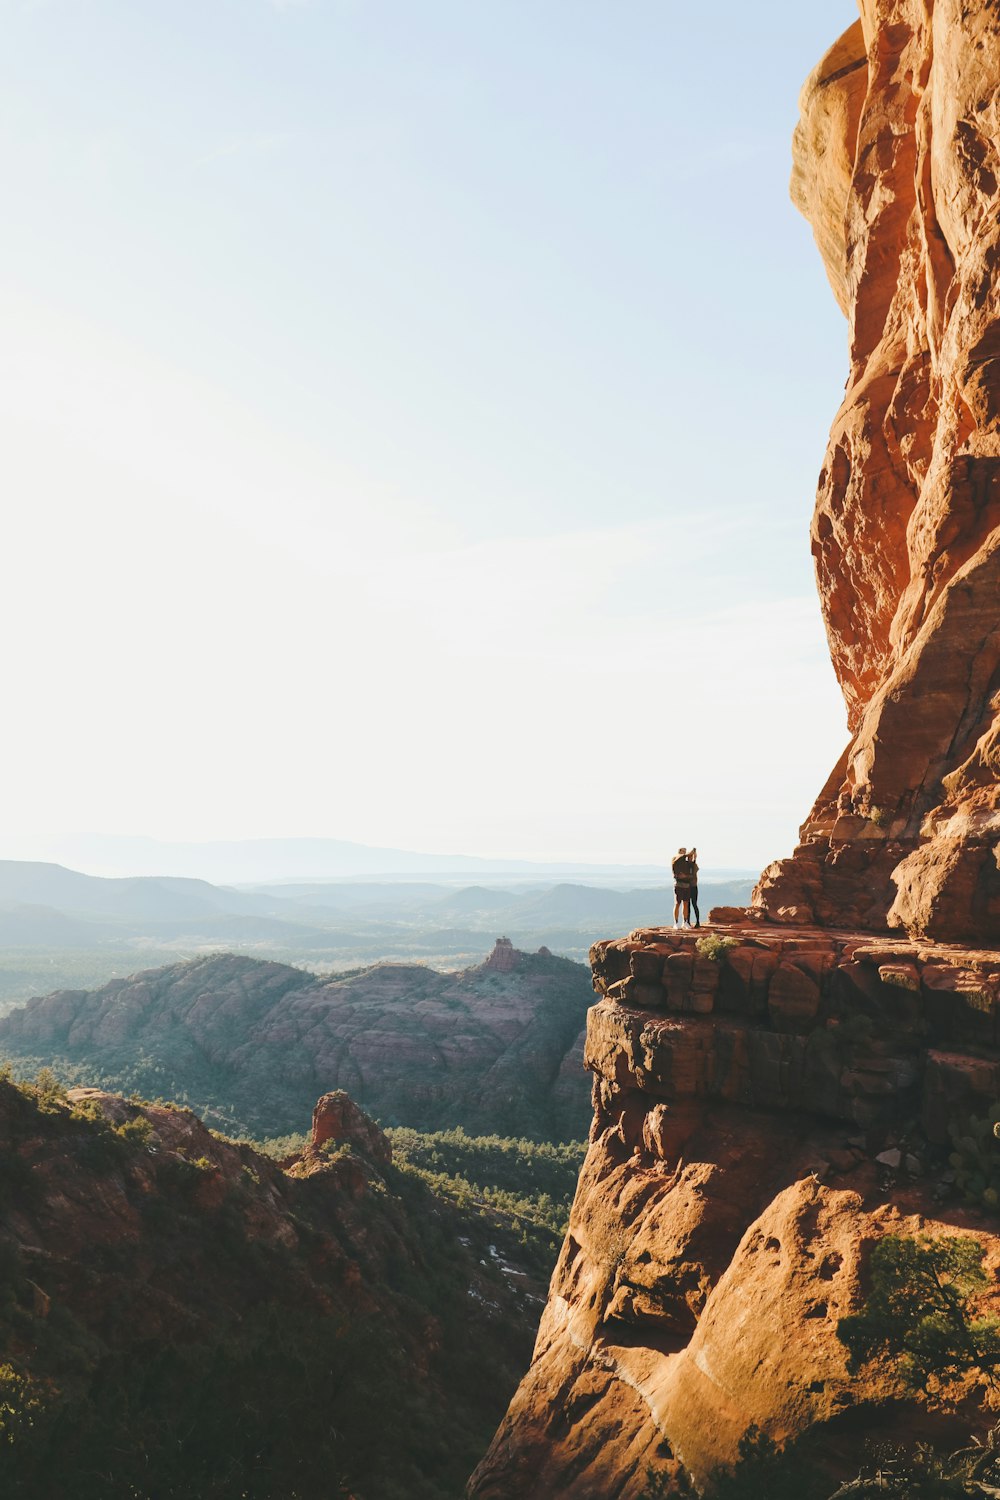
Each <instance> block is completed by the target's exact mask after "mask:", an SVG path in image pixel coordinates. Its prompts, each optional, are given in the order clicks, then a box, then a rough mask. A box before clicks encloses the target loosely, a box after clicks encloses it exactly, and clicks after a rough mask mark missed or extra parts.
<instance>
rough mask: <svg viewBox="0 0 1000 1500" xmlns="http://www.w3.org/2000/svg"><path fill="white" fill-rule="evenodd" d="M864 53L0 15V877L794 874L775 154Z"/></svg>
mask: <svg viewBox="0 0 1000 1500" xmlns="http://www.w3.org/2000/svg"><path fill="white" fill-rule="evenodd" d="M853 16H854V10H853V7H852V5H851V4H850V3H848V0H809V3H808V4H803V0H772V3H770V4H768V5H767V6H754V7H750V6H748V5H746V3H745V0H740V3H735V0H732V3H731V0H720V3H717V4H715V5H713V6H711V7H697V6H691V5H680V4H678V3H675V0H601V3H597V0H312V3H309V0H0V21H2V23H3V36H4V46H3V49H2V54H0V174H2V185H3V195H4V205H5V214H4V220H5V224H4V233H3V236H2V239H0V315H2V321H3V329H4V332H3V338H2V341H0V382H2V392H0V396H2V400H0V411H2V421H3V428H4V431H3V434H2V443H0V466H2V468H0V472H2V493H3V513H4V523H5V525H4V533H5V538H4V540H5V545H4V548H3V581H2V589H0V618H2V625H3V631H4V639H5V642H6V651H5V666H6V670H5V672H4V682H5V708H6V714H5V732H4V735H3V740H2V751H0V754H2V767H3V786H4V788H5V791H6V802H7V806H6V808H5V811H4V816H3V819H2V826H3V827H4V828H5V829H6V830H7V834H8V839H7V842H6V847H0V855H4V854H8V855H12V856H24V855H26V854H31V853H32V852H34V851H36V850H37V849H40V848H41V847H42V843H43V842H44V839H45V837H46V836H48V835H50V834H52V833H53V832H55V831H57V830H60V829H76V830H84V829H93V830H101V831H104V832H117V833H148V834H152V835H155V836H158V837H161V838H168V839H169V838H184V839H190V838H194V839H203V838H204V839H207V838H215V837H219V838H222V837H225V838H232V837H257V836H268V835H288V836H291V835H298V836H303V835H316V836H328V837H339V838H348V839H355V840H359V841H361V842H366V843H378V844H391V845H394V846H396V847H409V848H418V849H426V850H434V851H464V852H467V853H477V854H495V855H505V856H526V857H539V858H542V857H546V858H548V857H551V858H581V859H588V858H589V859H594V860H637V861H638V860H658V859H661V858H663V857H664V854H665V852H666V851H668V850H669V849H672V848H674V847H676V845H677V844H678V843H688V842H697V843H698V844H699V846H700V848H701V851H702V859H703V863H704V864H705V865H716V866H717V865H724V864H730V865H736V864H739V865H755V864H759V863H761V862H763V861H764V860H766V859H768V858H771V857H773V856H775V855H778V854H781V853H785V852H788V851H789V849H790V847H791V845H792V843H793V842H794V835H795V828H796V826H797V824H798V823H799V822H800V821H801V819H802V818H803V816H804V815H805V813H806V812H807V810H808V807H809V804H810V803H811V801H812V799H813V797H814V795H815V793H816V792H817V791H818V789H819V786H820V784H821V782H822V781H823V780H824V779H825V777H826V775H827V773H828V771H829V769H830V767H831V766H832V764H833V762H834V761H835V760H836V758H837V756H838V754H839V752H840V750H841V749H842V748H843V744H844V742H845V740H846V727H845V719H844V713H843V708H842V704H841V701H840V697H839V693H838V691H837V689H836V686H835V683H834V680H833V675H832V671H831V669H830V667H829V662H828V658H827V653H826V648H825V644H824V640H823V634H822V627H821V623H820V618H819V610H818V605H817V603H816V599H815V592H814V587H813V581H812V570H811V563H810V558H809V546H808V520H809V515H810V513H811V509H812V502H813V491H814V486H815V477H816V474H817V473H818V471H819V468H820V465H821V462H822V457H823V450H824V446H825V438H826V431H827V428H828V427H829V425H830V422H831V420H832V418H833V415H834V412H835V409H836V406H837V403H838V399H839V396H840V393H841V390H842V387H843V381H844V377H845V375H846V372H847V362H846V331H845V326H844V323H843V320H842V318H841V315H840V314H839V312H838V311H837V309H836V307H835V305H834V303H833V299H832V296H831V295H830V293H829V291H828V289H827V286H826V282H825V279H824V276H823V272H822V268H821V266H820V262H819V258H818V255H817V254H816V252H815V250H814V248H813V245H812V240H811V236H810V233H809V230H808V228H807V226H806V225H805V224H804V223H803V222H801V221H800V220H799V218H798V216H797V215H796V214H795V212H794V210H793V209H792V207H791V205H790V203H789V202H788V196H787V179H788V171H789V142H790V137H791V132H792V128H793V125H794V122H795V118H796V98H797V94H798V90H799V87H800V85H801V83H802V80H803V79H804V77H805V75H806V73H807V72H808V71H809V69H810V68H811V67H812V66H813V64H814V63H815V62H816V61H817V60H818V59H819V57H820V55H821V53H822V52H823V51H824V50H825V48H826V47H827V46H828V45H829V44H830V43H831V42H832V41H833V40H834V39H835V37H836V36H837V35H838V34H839V33H840V32H841V31H842V30H843V29H844V28H845V27H846V26H847V25H849V24H850V22H851V20H852V19H853Z"/></svg>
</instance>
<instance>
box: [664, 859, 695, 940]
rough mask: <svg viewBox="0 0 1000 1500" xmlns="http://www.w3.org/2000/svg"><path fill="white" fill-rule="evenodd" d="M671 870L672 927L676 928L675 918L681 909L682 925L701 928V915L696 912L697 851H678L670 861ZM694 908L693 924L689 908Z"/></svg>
mask: <svg viewBox="0 0 1000 1500" xmlns="http://www.w3.org/2000/svg"><path fill="white" fill-rule="evenodd" d="M670 867H671V869H672V870H673V874H674V926H675V927H676V926H677V918H678V915H679V914H680V912H681V910H682V909H683V912H684V925H685V926H687V927H691V926H692V925H693V926H695V927H700V926H701V913H700V912H699V911H698V851H697V849H678V851H677V853H676V854H675V855H674V857H673V859H672V861H671V866H670ZM692 907H694V923H693V924H692V922H691V908H692Z"/></svg>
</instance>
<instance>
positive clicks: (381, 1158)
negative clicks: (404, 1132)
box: [309, 1089, 392, 1167]
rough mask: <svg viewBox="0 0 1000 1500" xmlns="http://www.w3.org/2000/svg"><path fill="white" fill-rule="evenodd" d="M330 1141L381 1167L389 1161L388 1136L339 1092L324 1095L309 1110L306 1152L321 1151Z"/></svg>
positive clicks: (390, 1149) (341, 1090) (351, 1100)
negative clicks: (358, 1152) (350, 1149)
mask: <svg viewBox="0 0 1000 1500" xmlns="http://www.w3.org/2000/svg"><path fill="white" fill-rule="evenodd" d="M331 1141H332V1142H333V1144H334V1145H335V1146H341V1145H344V1146H353V1147H354V1148H355V1149H356V1150H358V1151H360V1152H361V1154H362V1156H365V1157H367V1158H368V1160H369V1161H372V1162H376V1163H377V1164H378V1165H379V1166H381V1167H387V1166H389V1165H390V1163H391V1161H392V1146H391V1145H390V1144H389V1139H388V1137H387V1136H386V1135H385V1133H384V1132H383V1131H381V1130H379V1128H378V1126H377V1125H376V1124H375V1121H374V1120H372V1119H369V1117H368V1115H366V1114H365V1112H364V1110H363V1109H359V1108H358V1106H357V1105H356V1104H355V1102H354V1100H353V1099H352V1098H351V1096H350V1094H345V1093H344V1091H343V1089H337V1090H335V1092H334V1093H332V1094H324V1095H323V1097H322V1099H320V1100H319V1101H318V1102H317V1104H316V1108H315V1109H314V1110H313V1116H312V1132H311V1134H310V1137H309V1150H310V1151H311V1152H316V1151H321V1150H322V1149H323V1147H324V1146H326V1145H327V1144H328V1143H329V1142H331Z"/></svg>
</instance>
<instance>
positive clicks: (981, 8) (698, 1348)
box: [469, 0, 1000, 1500]
mask: <svg viewBox="0 0 1000 1500" xmlns="http://www.w3.org/2000/svg"><path fill="white" fill-rule="evenodd" d="M860 10H861V20H860V21H859V22H858V23H856V24H855V25H854V26H852V27H851V28H850V29H849V30H848V31H847V32H846V33H845V35H844V36H843V37H842V38H841V39H840V40H839V41H838V42H837V43H836V45H835V46H834V47H833V48H832V49H831V51H830V52H829V53H828V54H827V56H826V57H825V58H824V59H823V60H822V62H821V63H820V64H819V66H818V67H817V68H816V69H815V71H814V72H813V74H812V75H811V76H810V78H809V79H808V81H807V83H806V85H805V88H804V90H803V94H802V118H801V122H800V124H799V127H798V129H797V131H796V136H795V153H794V156H795V166H794V173H793V179H792V192H793V197H794V199H795V201H796V203H797V204H798V205H799V207H800V208H801V209H802V210H803V212H804V213H805V214H806V215H807V217H808V218H809V219H810V220H811V222H812V224H813V227H814V230H815V235H816V240H817V243H818V246H819V249H820V252H821V254H822V256H823V259H824V262H825V265H826V268H827V273H828V276H829V279H830V283H831V286H832V288H833V291H834V294H835V296H836V297H837V300H838V302H839V303H840V306H841V307H842V309H843V310H844V312H845V314H846V316H847V318H848V321H849V325H850V351H851V372H850V378H849V381H848V387H847V392H846V396H845V398H844V402H843V405H842V406H841V409H840V411H839V412H838V414H837V418H836V421H835V423H834V427H833V432H832V436H831V441H830V447H829V450H828V453H827V457H826V460H825V463H824V466H823V471H822V474H821V476H820V486H819V495H818V499H817V504H816V511H815V516H814V520H813V527H812V546H813V554H814V557H815V561H816V572H817V580H818V585H819V592H820V598H821V603H822V608H823V614H824V618H825V621H826V626H827V632H828V636H829V641H830V649H831V654H832V657H833V662H834V665H835V668H836V671H837V674H838V678H839V680H840V683H841V686H842V688H843V692H844V697H845V700H846V703H847V709H848V720H849V726H850V732H851V734H852V736H853V738H852V740H851V743H850V745H849V746H848V748H847V750H846V751H845V752H844V754H843V756H842V757H841V759H840V760H839V762H838V763H837V766H836V767H835V768H834V771H833V773H832V775H831V777H830V779H829V781H828V783H827V785H826V787H825V788H824V789H823V791H822V792H821V794H820V796H819V798H818V800H817V802H816V805H815V807H814V808H813V811H812V813H811V814H810V816H809V819H808V820H807V822H806V823H805V825H804V827H803V829H802V833H801V843H800V844H799V846H798V847H797V849H796V850H795V852H794V854H793V856H792V857H791V858H790V859H786V860H781V861H778V862H777V863H775V864H773V865H771V866H770V867H769V868H768V869H767V870H765V872H764V874H763V875H762V877H761V881H760V883H759V885H758V887H757V889H756V891H755V893H754V900H753V907H752V909H751V910H750V912H748V913H746V914H741V913H737V912H726V913H719V914H718V915H724V916H725V917H727V918H728V923H727V925H726V926H725V927H724V928H722V929H721V930H717V931H716V932H715V933H714V934H708V936H709V937H714V939H715V941H714V942H710V943H708V944H705V943H698V942H696V941H695V938H694V935H693V934H691V935H689V934H686V933H684V934H681V933H675V932H673V931H670V930H648V931H645V930H644V931H638V932H634V933H632V934H631V936H630V938H628V939H626V940H621V941H618V942H611V943H599V944H597V945H596V946H595V948H594V949H593V950H592V953H591V961H592V966H593V970H594V985H595V989H596V990H597V991H598V995H599V1000H598V1003H597V1005H595V1006H594V1007H593V1009H592V1010H591V1012H590V1015H589V1019H588V1034H587V1052H586V1060H587V1066H588V1067H589V1068H590V1069H591V1071H592V1072H593V1074H594V1080H595V1081H594V1106H595V1114H594V1124H593V1128H592V1132H591V1137H590V1148H589V1151H588V1155H587V1158H586V1161H585V1163H584V1168H583V1172H582V1174H581V1179H580V1185H579V1189H578V1192H577V1198H576V1202H575V1204H574V1208H573V1212H572V1216H571V1220H570V1226H569V1233H568V1235H567V1239H566V1242H565V1245H564V1247H563V1251H562V1254H561V1256H560V1259H559V1263H558V1265H557V1267H556V1270H555V1273H554V1275H553V1279H552V1285H551V1288H550V1293H549V1299H548V1304H547V1306H546V1310H545V1313H544V1316H543V1319H542V1324H541V1328H540V1331H539V1335H538V1341H537V1343H536V1347H535V1353H534V1357H533V1360H532V1364H531V1367H530V1369H529V1371H528V1373H527V1375H526V1377H525V1379H524V1380H523V1382H522V1384H521V1386H520V1388H519V1390H518V1392H517V1394H516V1395H515V1398H514V1400H513V1402H512V1404H511V1407H510V1410H509V1411H508V1414H507V1416H506V1418H505V1420H504V1422H503V1424H502V1425H501V1427H500V1430H499V1431H498V1433H497V1435H496V1437H495V1439H494V1442H493V1445H492V1447H491V1448H490V1450H489V1452H488V1453H487V1455H486V1457H485V1458H484V1460H483V1462H482V1463H481V1464H480V1466H479V1468H478V1469H477V1471H476V1473H475V1474H474V1475H473V1477H472V1479H471V1481H470V1485H469V1495H470V1497H474V1500H557V1497H562V1496H565V1497H574V1500H588V1497H595V1500H596V1497H598V1496H600V1497H601V1500H640V1497H642V1496H643V1494H644V1493H650V1494H651V1493H654V1492H655V1493H677V1494H690V1493H691V1489H690V1487H689V1486H690V1485H691V1484H692V1483H693V1485H694V1488H695V1490H696V1491H701V1490H703V1489H704V1488H705V1487H706V1484H708V1483H710V1481H711V1476H712V1475H713V1473H714V1472H715V1471H716V1470H718V1469H719V1467H720V1466H725V1465H727V1464H732V1463H733V1462H734V1460H735V1459H736V1458H737V1455H738V1452H739V1444H740V1440H741V1438H743V1437H744V1436H745V1435H746V1434H747V1433H748V1432H749V1431H751V1430H752V1429H754V1428H756V1429H758V1430H759V1431H760V1432H762V1433H763V1434H765V1436H766V1437H767V1438H770V1439H773V1440H774V1441H775V1442H777V1443H779V1444H783V1443H785V1442H786V1441H787V1440H789V1439H791V1438H795V1437H798V1436H800V1435H802V1434H804V1433H809V1434H810V1435H811V1440H812V1441H813V1448H814V1451H815V1452H816V1453H818V1455H819V1456H820V1458H821V1460H822V1462H823V1464H824V1468H825V1471H827V1472H829V1475H830V1477H831V1484H830V1489H831V1491H832V1490H833V1489H834V1488H835V1487H836V1482H838V1480H839V1479H843V1478H845V1477H848V1476H849V1475H851V1474H853V1473H856V1472H857V1469H858V1463H859V1459H860V1457H861V1455H862V1452H863V1448H864V1444H865V1442H866V1441H873V1442H876V1443H879V1442H885V1441H890V1442H892V1443H902V1444H904V1445H905V1444H906V1443H907V1442H911V1443H912V1441H914V1440H915V1439H920V1440H923V1441H929V1442H932V1443H933V1442H934V1441H935V1440H940V1441H941V1443H942V1444H943V1445H945V1446H947V1443H948V1436H949V1435H948V1434H947V1432H946V1431H945V1430H944V1429H945V1428H946V1426H947V1423H948V1421H949V1417H948V1415H947V1413H946V1412H945V1411H944V1409H943V1408H942V1407H941V1406H938V1407H936V1408H935V1407H934V1406H933V1405H930V1406H928V1405H926V1404H918V1403H916V1402H915V1401H914V1399H913V1396H912V1393H908V1392H907V1391H906V1390H905V1388H904V1387H903V1386H902V1385H901V1383H900V1381H899V1377H898V1375H897V1374H896V1373H895V1372H894V1370H893V1369H892V1368H891V1367H885V1366H881V1365H879V1364H878V1363H877V1362H876V1363H872V1364H869V1365H868V1366H866V1367H865V1368H864V1369H862V1370H861V1371H860V1373H851V1372H850V1371H849V1370H848V1361H847V1351H846V1349H845V1346H844V1344H843V1343H842V1342H841V1340H840V1339H839V1338H838V1335H837V1324H838V1321H839V1319H840V1318H841V1317H843V1316H844V1315H845V1314H847V1313H849V1312H852V1311H856V1310H857V1308H858V1306H859V1304H860V1302H861V1301H862V1300H863V1298H864V1296H865V1291H866V1287H867V1285H868V1279H867V1278H868V1268H869V1263H870V1255H871V1251H872V1249H873V1247H874V1246H875V1245H876V1244H877V1242H878V1241H879V1240H880V1239H882V1238H884V1237H885V1236H886V1235H889V1234H893V1235H902V1236H915V1235H927V1236H930V1237H931V1238H936V1237H940V1236H942V1235H957V1236H962V1235H972V1236H974V1238H975V1239H976V1240H977V1241H978V1242H979V1244H980V1245H981V1246H982V1248H983V1252H984V1256H985V1261H986V1265H987V1268H988V1270H989V1271H990V1273H991V1276H992V1280H991V1287H992V1290H991V1291H990V1292H989V1293H988V1294H987V1295H986V1296H985V1297H984V1299H983V1302H982V1309H983V1311H984V1312H991V1311H992V1312H996V1311H997V1304H998V1303H1000V1292H998V1290H997V1279H996V1271H997V1267H998V1265H1000V1220H998V1218H997V1216H996V1213H995V1212H993V1210H992V1209H991V1207H990V1204H991V1202H992V1201H993V1200H991V1199H990V1198H987V1197H985V1196H983V1195H980V1197H979V1201H978V1202H977V1201H976V1193H975V1191H973V1192H972V1193H971V1194H970V1193H968V1192H966V1193H965V1195H964V1196H963V1195H962V1194H960V1193H959V1191H958V1184H957V1183H956V1170H955V1166H954V1163H953V1162H952V1163H950V1162H949V1150H950V1142H951V1141H952V1139H953V1138H954V1133H955V1132H956V1131H958V1132H959V1133H961V1131H962V1129H963V1128H966V1127H967V1125H968V1121H969V1120H970V1118H972V1117H974V1116H976V1117H978V1116H984V1115H985V1116H988V1115H989V1113H990V1111H991V1109H992V1108H993V1107H994V1106H995V1105H996V1104H997V1102H998V1100H1000V948H998V946H997V944H998V936H1000V869H998V859H997V853H998V840H1000V784H998V777H997V772H998V770H1000V622H998V611H997V598H998V593H997V586H998V583H1000V491H998V488H997V472H998V467H997V466H998V463H1000V425H998V423H1000V365H998V360H1000V283H998V282H997V279H996V274H995V273H996V271H997V268H998V266H1000V213H998V212H997V210H998V207H1000V203H998V198H1000V161H998V159H997V153H996V148H995V144H994V143H995V142H996V140H997V139H998V136H1000V84H998V80H1000V19H998V18H997V16H996V8H995V6H994V5H993V4H991V3H988V0H963V4H962V5H961V7H960V6H959V5H958V3H957V0H860ZM960 1149H961V1147H960ZM991 1149H992V1138H991ZM997 1149H998V1150H1000V1148H997ZM958 1175H959V1179H960V1181H962V1180H964V1179H962V1174H961V1172H959V1174H958ZM966 1186H968V1183H967V1182H966ZM994 1198H995V1194H994ZM994 1207H995V1204H994ZM994 1417H995V1413H993V1414H991V1413H990V1412H989V1411H988V1410H986V1409H985V1408H984V1406H983V1405H982V1404H981V1403H977V1401H976V1400H974V1399H973V1398H972V1397H971V1396H968V1397H967V1398H965V1400H964V1405H962V1404H961V1403H960V1411H959V1419H960V1423H961V1425H962V1427H963V1428H964V1431H966V1432H968V1431H972V1432H974V1433H978V1434H980V1435H981V1434H983V1433H984V1432H985V1431H986V1429H987V1428H988V1427H989V1426H990V1425H991V1424H992V1421H993V1420H994ZM952 1420H953V1419H952ZM951 1435H952V1436H953V1435H954V1434H953V1433H952V1434H951ZM650 1469H652V1470H654V1471H655V1473H656V1474H657V1475H658V1476H659V1478H658V1480H657V1484H658V1485H659V1486H661V1487H660V1488H656V1489H655V1491H654V1490H652V1489H651V1490H648V1491H647V1475H648V1473H649V1470H650ZM663 1485H665V1486H666V1489H664V1488H662V1486H663Z"/></svg>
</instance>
